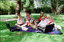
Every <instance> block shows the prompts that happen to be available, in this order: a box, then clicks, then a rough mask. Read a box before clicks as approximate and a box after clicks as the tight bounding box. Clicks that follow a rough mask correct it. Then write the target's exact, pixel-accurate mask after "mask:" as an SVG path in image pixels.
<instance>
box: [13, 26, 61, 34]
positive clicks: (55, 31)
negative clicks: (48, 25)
mask: <svg viewBox="0 0 64 42" xmlns="http://www.w3.org/2000/svg"><path fill="white" fill-rule="evenodd" d="M27 28H28V30H26V31H24V30H22V28H20V29H19V31H21V32H37V33H44V32H42V31H41V30H38V29H37V30H35V29H33V28H32V27H30V26H27ZM13 29H14V30H15V29H17V27H13ZM46 34H62V32H61V31H60V30H53V31H51V32H47V33H46Z"/></svg>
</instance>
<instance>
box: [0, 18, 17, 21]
mask: <svg viewBox="0 0 64 42" xmlns="http://www.w3.org/2000/svg"><path fill="white" fill-rule="evenodd" d="M14 20H17V19H16V18H9V19H0V21H14Z"/></svg>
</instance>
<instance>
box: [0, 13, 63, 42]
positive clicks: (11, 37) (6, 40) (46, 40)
mask: <svg viewBox="0 0 64 42" xmlns="http://www.w3.org/2000/svg"><path fill="white" fill-rule="evenodd" d="M9 16H10V17H14V15H9ZM9 16H5V15H4V17H6V18H9ZM39 16H40V15H39V13H38V14H37V15H36V14H35V13H33V17H34V18H35V19H39ZM45 16H46V14H45ZM51 16H53V17H54V20H55V22H56V24H57V25H60V26H61V27H62V28H64V15H62V14H61V15H52V14H51ZM4 17H3V16H2V17H1V18H4ZM9 23H10V25H11V26H15V24H16V20H15V21H9ZM12 24H13V25H12ZM61 32H62V33H63V34H62V35H59V34H54V35H53V34H44V33H33V32H32V33H29V32H10V30H9V29H8V28H7V26H6V24H5V21H0V34H1V35H0V40H1V42H64V30H61Z"/></svg>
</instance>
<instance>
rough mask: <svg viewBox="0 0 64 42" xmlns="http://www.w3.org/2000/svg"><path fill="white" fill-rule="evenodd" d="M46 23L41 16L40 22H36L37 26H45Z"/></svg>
mask: <svg viewBox="0 0 64 42" xmlns="http://www.w3.org/2000/svg"><path fill="white" fill-rule="evenodd" d="M46 25H47V23H46V21H45V18H44V17H42V20H41V22H40V23H39V24H38V26H41V27H45V26H46Z"/></svg>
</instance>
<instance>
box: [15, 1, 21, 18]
mask: <svg viewBox="0 0 64 42" xmlns="http://www.w3.org/2000/svg"><path fill="white" fill-rule="evenodd" d="M20 11H21V0H17V7H16V17H17V16H20Z"/></svg>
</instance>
